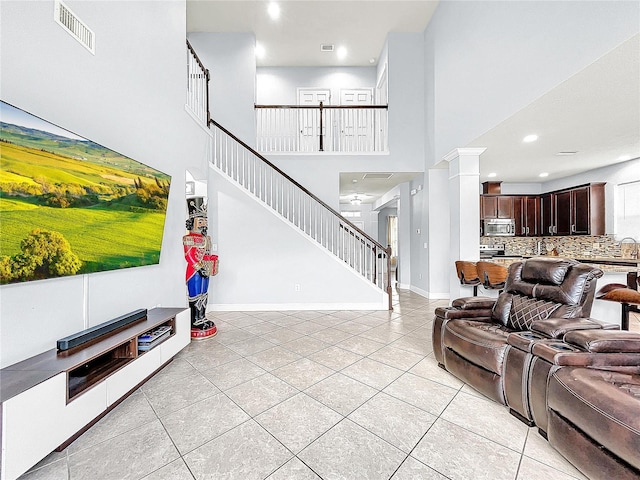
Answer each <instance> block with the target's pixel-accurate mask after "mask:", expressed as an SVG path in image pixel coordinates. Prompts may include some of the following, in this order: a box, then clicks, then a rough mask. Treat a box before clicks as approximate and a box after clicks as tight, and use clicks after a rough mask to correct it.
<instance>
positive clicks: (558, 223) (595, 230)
mask: <svg viewBox="0 0 640 480" xmlns="http://www.w3.org/2000/svg"><path fill="white" fill-rule="evenodd" d="M604 186H605V184H604V183H590V184H586V185H579V186H576V187H572V188H566V189H562V190H556V191H553V192H548V193H544V194H542V195H481V196H480V221H481V223H482V220H484V219H489V218H513V219H515V230H516V236H528V237H536V236H549V235H557V236H560V235H564V236H568V235H604V232H605V211H604Z"/></svg>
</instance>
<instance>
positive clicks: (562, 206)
mask: <svg viewBox="0 0 640 480" xmlns="http://www.w3.org/2000/svg"><path fill="white" fill-rule="evenodd" d="M555 199H556V205H555V210H556V211H555V218H556V222H555V225H554V227H553V234H554V235H571V234H572V230H571V225H572V215H571V207H572V205H571V190H567V191H565V192H558V193H556V194H555Z"/></svg>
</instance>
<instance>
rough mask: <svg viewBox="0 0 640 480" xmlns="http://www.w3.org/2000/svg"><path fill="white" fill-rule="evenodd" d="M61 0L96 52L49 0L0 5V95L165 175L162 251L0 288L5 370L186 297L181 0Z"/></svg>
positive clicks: (188, 126)
mask: <svg viewBox="0 0 640 480" xmlns="http://www.w3.org/2000/svg"><path fill="white" fill-rule="evenodd" d="M66 3H67V4H68V5H69V7H70V8H71V9H72V10H73V11H74V12H75V13H76V14H77V15H78V16H79V17H80V18H81V19H82V20H83V21H84V22H86V23H87V25H88V26H89V27H90V28H91V29H92V30H93V31H94V32H95V35H96V54H95V56H94V55H91V54H90V53H89V52H88V51H87V50H86V49H85V48H84V47H82V46H81V45H80V44H79V43H77V42H76V41H75V40H74V39H73V38H72V37H71V36H70V35H69V34H68V33H66V32H65V31H64V30H63V29H62V28H61V27H60V26H59V25H58V24H56V23H55V22H54V20H53V10H54V7H53V1H19V2H11V1H2V2H0V13H1V15H0V17H1V37H0V42H1V43H2V57H1V60H0V61H1V64H0V65H1V82H2V99H3V100H5V101H7V102H9V103H11V104H13V105H16V106H18V107H20V108H23V109H25V110H27V111H29V112H31V113H33V114H35V115H38V116H41V117H42V118H45V119H47V120H49V121H51V122H53V123H55V124H58V125H60V126H62V127H64V128H66V129H68V130H71V131H73V132H75V133H77V134H79V135H82V136H84V137H87V138H90V139H92V140H94V141H96V142H98V143H100V144H102V145H104V146H106V147H109V148H111V149H113V150H116V151H118V152H120V153H122V154H124V155H127V156H129V157H131V158H134V159H136V160H138V161H140V162H143V163H145V164H147V165H150V166H152V167H154V168H157V169H159V170H161V171H163V172H166V173H168V174H170V175H171V176H172V183H171V193H170V195H169V208H168V211H167V219H166V223H165V231H164V239H163V243H162V253H161V256H160V264H159V265H155V266H147V267H140V268H132V269H126V270H118V271H112V272H104V273H94V274H90V275H85V276H78V277H70V278H62V279H52V280H43V281H35V282H29V283H27V284H22V285H20V284H17V285H7V286H3V287H0V295H1V297H2V302H1V306H0V327H1V330H2V338H1V344H0V346H1V348H0V350H1V359H0V361H1V366H3V367H4V366H7V365H10V364H12V363H14V362H16V361H19V360H22V359H24V358H27V357H29V356H32V355H34V354H37V353H40V352H42V351H45V350H48V349H51V348H55V342H56V340H57V339H59V338H62V337H64V336H66V335H69V334H71V333H74V332H76V331H79V330H82V329H83V328H86V327H87V326H90V325H95V324H98V323H101V322H104V321H106V320H108V319H110V318H113V317H116V316H119V315H122V314H124V313H127V312H129V311H132V310H135V309H137V308H148V307H152V306H155V305H158V304H161V305H162V306H185V305H186V292H185V287H184V266H185V263H184V259H183V258H182V240H181V237H182V235H183V234H184V231H185V230H184V219H185V214H186V204H185V201H184V197H185V195H184V178H185V168H188V167H189V166H194V167H196V168H199V169H200V170H203V171H204V170H205V169H206V158H205V157H204V151H205V148H206V140H205V138H206V134H205V133H204V132H203V130H202V129H201V128H200V127H198V126H196V125H195V123H194V121H193V120H192V119H191V117H189V116H188V115H187V113H186V111H185V109H184V105H185V90H186V76H185V72H186V69H185V65H186V47H185V44H184V40H185V35H186V33H185V22H186V19H185V4H184V2H182V1H174V2H145V1H130V2H108V1H92V2H84V1H72V0H69V1H67V2H66ZM131 233H132V235H135V232H131ZM87 234H88V235H90V234H91V232H90V231H88V232H87Z"/></svg>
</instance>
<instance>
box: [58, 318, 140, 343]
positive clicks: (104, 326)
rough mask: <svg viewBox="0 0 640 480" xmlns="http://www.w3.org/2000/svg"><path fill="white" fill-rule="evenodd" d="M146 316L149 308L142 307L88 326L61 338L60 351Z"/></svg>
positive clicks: (59, 341)
mask: <svg viewBox="0 0 640 480" xmlns="http://www.w3.org/2000/svg"><path fill="white" fill-rule="evenodd" d="M146 316H147V309H146V308H140V309H138V310H134V311H133V312H129V313H127V314H125V315H122V316H120V317H118V318H114V319H113V320H109V321H107V322H104V323H101V324H100V325H96V326H95V327H91V328H87V329H86V330H82V331H81V332H78V333H74V334H72V335H69V336H68V337H64V338H61V339H60V340H58V342H57V346H58V351H59V352H63V351H65V350H69V349H70V348H74V347H77V346H78V345H82V344H83V343H87V342H90V341H91V340H94V339H96V338H98V337H100V336H102V335H105V334H107V333H109V332H112V331H114V330H117V329H119V328H122V327H124V326H126V325H129V324H130V323H134V322H137V321H139V320H142V319H144V318H146Z"/></svg>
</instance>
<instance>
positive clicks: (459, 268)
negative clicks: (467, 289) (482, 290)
mask: <svg viewBox="0 0 640 480" xmlns="http://www.w3.org/2000/svg"><path fill="white" fill-rule="evenodd" d="M456 272H457V273H458V279H459V280H460V285H467V286H472V287H473V296H474V297H477V296H478V285H480V284H481V283H480V277H479V276H478V269H477V268H476V262H467V261H464V260H456Z"/></svg>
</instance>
